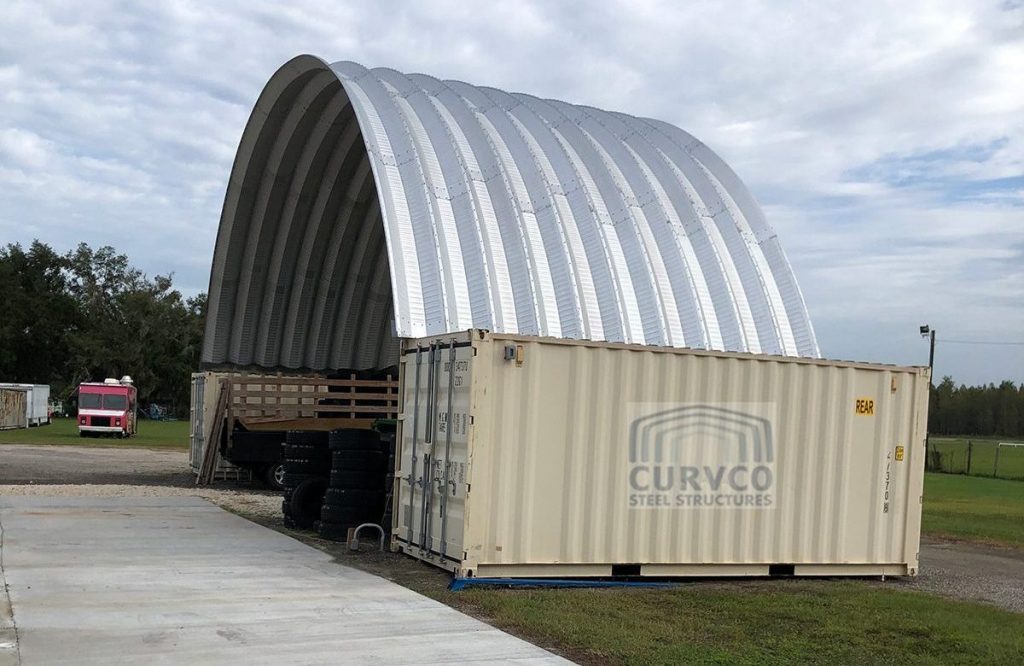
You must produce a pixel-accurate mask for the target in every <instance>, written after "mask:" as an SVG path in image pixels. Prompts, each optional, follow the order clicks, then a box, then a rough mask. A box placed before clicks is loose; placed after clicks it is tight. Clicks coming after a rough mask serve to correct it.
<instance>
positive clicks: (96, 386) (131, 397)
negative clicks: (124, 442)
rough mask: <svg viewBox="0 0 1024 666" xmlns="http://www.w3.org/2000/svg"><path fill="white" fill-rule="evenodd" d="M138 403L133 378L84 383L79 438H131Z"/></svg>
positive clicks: (80, 399)
mask: <svg viewBox="0 0 1024 666" xmlns="http://www.w3.org/2000/svg"><path fill="white" fill-rule="evenodd" d="M137 410H138V400H137V399H136V390H135V386H134V385H133V384H132V378H131V377H128V376H124V377H122V378H121V379H120V380H118V379H106V380H104V381H103V382H84V383H82V384H80V385H79V386H78V434H79V436H80V437H98V436H100V435H109V436H111V437H131V436H132V435H134V434H135V431H136V424H137V421H138V419H137V415H136V413H137Z"/></svg>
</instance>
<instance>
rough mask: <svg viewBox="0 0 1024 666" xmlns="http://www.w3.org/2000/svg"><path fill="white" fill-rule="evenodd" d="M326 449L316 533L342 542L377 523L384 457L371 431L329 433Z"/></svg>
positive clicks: (380, 511)
mask: <svg viewBox="0 0 1024 666" xmlns="http://www.w3.org/2000/svg"><path fill="white" fill-rule="evenodd" d="M329 447H330V452H331V472H330V479H329V486H328V487H327V491H326V494H325V496H324V503H323V508H322V510H321V512H320V524H319V525H318V529H317V531H318V532H319V533H320V536H322V537H324V538H327V539H342V540H344V539H347V538H348V531H349V529H351V528H353V527H358V526H359V525H361V524H362V523H378V524H379V523H380V522H381V520H382V518H383V516H384V506H385V496H386V492H385V476H386V470H387V460H388V457H387V455H386V453H385V452H384V450H383V448H382V444H381V438H380V434H379V433H377V431H375V430H356V429H342V430H333V431H331V434H330V438H329Z"/></svg>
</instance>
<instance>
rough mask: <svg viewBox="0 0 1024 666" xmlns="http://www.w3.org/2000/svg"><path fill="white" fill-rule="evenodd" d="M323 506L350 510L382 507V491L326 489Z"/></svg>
mask: <svg viewBox="0 0 1024 666" xmlns="http://www.w3.org/2000/svg"><path fill="white" fill-rule="evenodd" d="M324 504H330V505H333V506H340V507H349V508H352V509H364V508H365V509H373V510H377V509H378V507H379V508H381V509H383V507H384V491H383V490H344V489H341V488H328V489H327V492H326V493H325V494H324Z"/></svg>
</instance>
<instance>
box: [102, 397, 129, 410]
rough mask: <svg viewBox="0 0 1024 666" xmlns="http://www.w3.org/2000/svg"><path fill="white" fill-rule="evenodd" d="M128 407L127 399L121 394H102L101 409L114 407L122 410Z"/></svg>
mask: <svg viewBox="0 0 1024 666" xmlns="http://www.w3.org/2000/svg"><path fill="white" fill-rule="evenodd" d="M127 407H128V399H127V398H126V397H125V396H123V395H105V396H103V409H116V410H117V411H119V412H123V411H124V410H125V409H126V408H127Z"/></svg>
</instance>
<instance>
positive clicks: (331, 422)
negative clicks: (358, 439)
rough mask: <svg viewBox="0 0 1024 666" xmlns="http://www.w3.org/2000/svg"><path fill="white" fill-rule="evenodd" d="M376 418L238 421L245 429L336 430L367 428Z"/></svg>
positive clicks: (246, 419) (267, 418)
mask: <svg viewBox="0 0 1024 666" xmlns="http://www.w3.org/2000/svg"><path fill="white" fill-rule="evenodd" d="M376 420H377V419H347V418H315V419H281V418H275V417H256V418H240V419H239V422H240V423H241V424H242V425H244V426H245V427H246V429H247V430H253V431H259V430H318V431H325V430H336V429H338V428H358V429H360V430H369V429H370V428H372V427H373V423H374V421H376Z"/></svg>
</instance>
